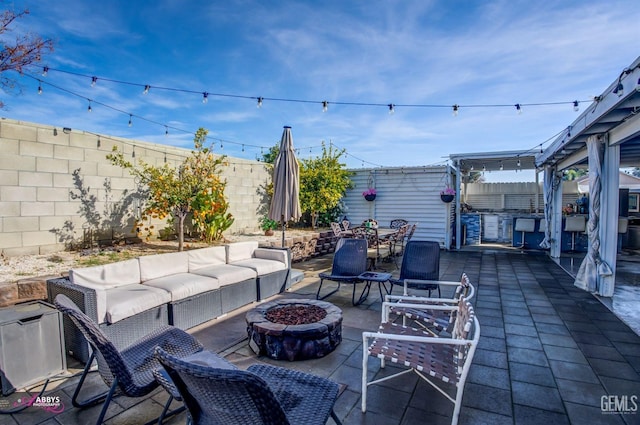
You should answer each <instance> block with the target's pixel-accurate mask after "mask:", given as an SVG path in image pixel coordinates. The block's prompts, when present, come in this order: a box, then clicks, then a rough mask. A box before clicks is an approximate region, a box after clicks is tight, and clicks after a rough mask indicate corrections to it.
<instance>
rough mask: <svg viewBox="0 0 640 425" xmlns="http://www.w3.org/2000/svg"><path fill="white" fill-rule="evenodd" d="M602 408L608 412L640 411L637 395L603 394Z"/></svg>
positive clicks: (601, 399)
mask: <svg viewBox="0 0 640 425" xmlns="http://www.w3.org/2000/svg"><path fill="white" fill-rule="evenodd" d="M600 410H601V411H602V413H607V414H622V415H635V414H636V413H637V412H638V396H637V395H635V394H634V395H603V396H602V397H600Z"/></svg>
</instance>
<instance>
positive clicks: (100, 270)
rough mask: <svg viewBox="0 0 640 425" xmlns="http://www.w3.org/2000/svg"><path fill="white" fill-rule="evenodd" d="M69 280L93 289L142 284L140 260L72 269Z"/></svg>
mask: <svg viewBox="0 0 640 425" xmlns="http://www.w3.org/2000/svg"><path fill="white" fill-rule="evenodd" d="M69 280H70V281H71V283H75V284H76V285H80V286H84V287H86V288H92V289H103V290H104V289H111V288H117V287H118V286H125V285H131V284H133V283H140V265H139V264H138V259H137V258H134V259H132V260H125V261H119V262H117V263H111V264H104V265H102V266H94V267H85V268H80V269H71V270H70V271H69Z"/></svg>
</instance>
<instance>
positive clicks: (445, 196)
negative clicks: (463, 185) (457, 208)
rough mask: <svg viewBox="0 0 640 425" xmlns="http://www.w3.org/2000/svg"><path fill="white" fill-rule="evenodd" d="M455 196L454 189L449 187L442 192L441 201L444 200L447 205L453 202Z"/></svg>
mask: <svg viewBox="0 0 640 425" xmlns="http://www.w3.org/2000/svg"><path fill="white" fill-rule="evenodd" d="M455 196H456V191H455V190H454V189H451V188H450V187H449V186H447V187H446V188H445V189H444V190H443V191H442V192H440V199H442V202H444V203H447V204H448V203H449V202H451V201H453V199H454V198H455Z"/></svg>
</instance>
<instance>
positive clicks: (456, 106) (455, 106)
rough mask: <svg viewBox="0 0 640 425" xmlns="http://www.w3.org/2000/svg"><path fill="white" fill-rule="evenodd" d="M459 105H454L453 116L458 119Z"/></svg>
mask: <svg viewBox="0 0 640 425" xmlns="http://www.w3.org/2000/svg"><path fill="white" fill-rule="evenodd" d="M458 108H459V106H458V105H453V116H454V117H457V116H458Z"/></svg>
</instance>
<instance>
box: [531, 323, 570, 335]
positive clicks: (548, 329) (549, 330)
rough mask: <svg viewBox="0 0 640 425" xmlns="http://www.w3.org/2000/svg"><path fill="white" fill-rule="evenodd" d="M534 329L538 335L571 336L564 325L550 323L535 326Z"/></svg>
mask: <svg viewBox="0 0 640 425" xmlns="http://www.w3.org/2000/svg"><path fill="white" fill-rule="evenodd" d="M536 329H538V333H540V334H552V335H564V336H571V334H570V333H569V329H567V327H566V326H565V325H564V324H562V325H554V324H551V323H538V324H536Z"/></svg>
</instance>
